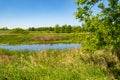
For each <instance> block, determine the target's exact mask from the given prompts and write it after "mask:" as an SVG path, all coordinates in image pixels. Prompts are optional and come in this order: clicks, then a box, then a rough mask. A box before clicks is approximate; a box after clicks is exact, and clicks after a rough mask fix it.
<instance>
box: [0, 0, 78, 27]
mask: <svg viewBox="0 0 120 80" xmlns="http://www.w3.org/2000/svg"><path fill="white" fill-rule="evenodd" d="M74 1H75V0H0V27H8V28H14V27H21V28H28V27H32V26H34V27H40V26H54V25H56V24H60V25H63V24H70V25H80V22H79V21H78V20H76V19H75V16H74V12H75V11H76V7H77V6H76V5H75V4H74Z"/></svg>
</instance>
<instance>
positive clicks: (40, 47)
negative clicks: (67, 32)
mask: <svg viewBox="0 0 120 80" xmlns="http://www.w3.org/2000/svg"><path fill="white" fill-rule="evenodd" d="M80 46H81V44H74V43H70V44H64V43H59V44H24V45H7V44H1V45H0V48H3V49H9V50H34V51H39V50H48V49H69V48H78V47H80Z"/></svg>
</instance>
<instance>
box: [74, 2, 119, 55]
mask: <svg viewBox="0 0 120 80" xmlns="http://www.w3.org/2000/svg"><path fill="white" fill-rule="evenodd" d="M107 3H108V5H107ZM107 3H105V1H104V2H103V1H102V0H76V4H77V5H78V8H77V12H76V13H75V14H76V18H77V19H80V21H83V22H84V27H85V28H84V29H85V30H86V31H88V32H90V34H89V35H87V37H86V38H85V41H84V42H83V43H82V44H83V46H84V47H83V49H84V50H85V51H88V52H94V51H95V50H98V49H105V48H107V49H110V50H112V51H113V52H115V51H116V50H117V51H119V48H120V32H119V31H120V1H119V0H108V1H107ZM95 5H97V6H98V8H99V9H100V12H99V13H98V14H96V15H95V14H94V15H93V13H92V7H93V6H95ZM118 55H120V54H118Z"/></svg>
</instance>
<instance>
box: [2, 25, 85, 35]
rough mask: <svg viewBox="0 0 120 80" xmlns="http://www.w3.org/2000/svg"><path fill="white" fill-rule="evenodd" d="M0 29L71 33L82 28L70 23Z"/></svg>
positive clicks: (4, 28) (82, 29) (80, 30)
mask: <svg viewBox="0 0 120 80" xmlns="http://www.w3.org/2000/svg"><path fill="white" fill-rule="evenodd" d="M0 30H12V32H21V31H23V30H27V31H41V32H42V31H44V32H45V31H46V32H54V33H73V32H82V31H84V28H83V27H81V26H71V25H62V26H60V25H58V24H56V25H55V26H54V27H37V28H36V27H29V28H28V29H22V28H20V27H19V28H13V29H8V28H7V27H3V28H0Z"/></svg>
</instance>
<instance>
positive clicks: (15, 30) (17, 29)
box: [11, 28, 29, 34]
mask: <svg viewBox="0 0 120 80" xmlns="http://www.w3.org/2000/svg"><path fill="white" fill-rule="evenodd" d="M11 32H12V33H20V34H29V31H27V30H24V29H21V28H14V29H12V30H11Z"/></svg>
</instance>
